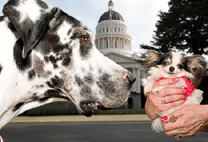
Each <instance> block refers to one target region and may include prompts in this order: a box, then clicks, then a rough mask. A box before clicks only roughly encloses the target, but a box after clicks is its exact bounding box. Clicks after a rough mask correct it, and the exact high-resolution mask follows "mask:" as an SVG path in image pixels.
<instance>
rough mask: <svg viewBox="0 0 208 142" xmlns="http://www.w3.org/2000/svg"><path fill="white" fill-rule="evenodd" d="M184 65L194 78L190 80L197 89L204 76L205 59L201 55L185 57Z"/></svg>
mask: <svg viewBox="0 0 208 142" xmlns="http://www.w3.org/2000/svg"><path fill="white" fill-rule="evenodd" d="M186 65H187V68H188V70H189V71H190V72H191V73H192V74H193V76H194V78H193V80H192V82H193V84H194V85H195V87H198V86H199V85H200V83H201V81H202V79H203V77H204V76H205V75H206V68H207V67H206V66H207V63H206V61H205V58H204V57H202V56H201V55H192V56H189V57H187V59H186Z"/></svg>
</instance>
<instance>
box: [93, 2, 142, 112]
mask: <svg viewBox="0 0 208 142" xmlns="http://www.w3.org/2000/svg"><path fill="white" fill-rule="evenodd" d="M131 41H132V38H131V36H130V35H128V33H127V26H126V25H125V23H124V19H123V17H122V16H121V15H120V14H119V13H118V12H116V11H114V3H113V1H112V0H110V1H109V3H108V11H107V12H105V13H104V14H103V15H102V16H101V17H100V19H99V21H98V25H97V27H96V40H95V44H96V47H97V48H98V50H99V51H100V52H101V53H103V54H104V55H105V56H107V57H108V58H110V59H111V60H113V61H115V62H116V63H117V64H119V65H121V66H122V67H124V68H126V69H128V70H129V71H130V72H132V73H133V74H134V76H135V77H136V82H135V83H134V85H133V86H132V89H131V92H133V93H132V95H131V96H130V98H131V97H132V98H133V105H134V108H136V109H141V99H140V100H138V99H139V98H138V97H140V98H141V96H140V93H141V84H140V65H139V64H138V62H136V61H135V58H133V57H132V54H133V53H132V51H131ZM133 94H134V95H133ZM136 100H137V101H139V102H135V101H136ZM129 103H131V102H129ZM126 105H128V104H126ZM137 105H140V107H139V106H137Z"/></svg>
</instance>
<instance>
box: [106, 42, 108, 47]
mask: <svg viewBox="0 0 208 142" xmlns="http://www.w3.org/2000/svg"><path fill="white" fill-rule="evenodd" d="M106 48H108V40H106Z"/></svg>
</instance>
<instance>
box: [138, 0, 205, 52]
mask: <svg viewBox="0 0 208 142" xmlns="http://www.w3.org/2000/svg"><path fill="white" fill-rule="evenodd" d="M168 4H169V11H168V12H162V11H160V12H159V15H158V16H159V18H160V20H159V21H157V23H156V31H154V33H155V35H154V36H153V41H151V43H152V46H150V45H144V44H142V45H140V47H141V48H143V49H155V50H160V51H161V52H167V51H171V50H175V49H178V50H182V51H186V52H188V53H194V54H208V48H207V47H208V0H170V2H169V3H168Z"/></svg>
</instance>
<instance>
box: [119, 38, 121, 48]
mask: <svg viewBox="0 0 208 142" xmlns="http://www.w3.org/2000/svg"><path fill="white" fill-rule="evenodd" d="M118 48H119V49H121V38H120V37H119V38H118Z"/></svg>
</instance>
